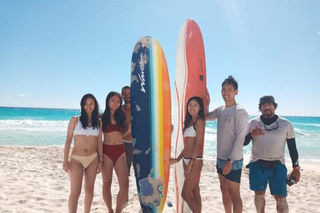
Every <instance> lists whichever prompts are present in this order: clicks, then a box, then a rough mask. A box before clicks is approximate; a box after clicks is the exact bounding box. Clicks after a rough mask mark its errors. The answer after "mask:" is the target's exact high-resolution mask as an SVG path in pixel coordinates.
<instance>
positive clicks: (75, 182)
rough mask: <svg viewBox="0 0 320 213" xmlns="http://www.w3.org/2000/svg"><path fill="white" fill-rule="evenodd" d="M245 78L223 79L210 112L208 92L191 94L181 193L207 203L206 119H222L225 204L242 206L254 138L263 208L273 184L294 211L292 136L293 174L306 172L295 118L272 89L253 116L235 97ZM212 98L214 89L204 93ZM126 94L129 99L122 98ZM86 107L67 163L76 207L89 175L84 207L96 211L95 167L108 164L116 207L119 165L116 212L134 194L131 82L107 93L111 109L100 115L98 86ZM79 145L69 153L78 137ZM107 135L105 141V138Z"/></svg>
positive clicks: (283, 207)
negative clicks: (203, 182)
mask: <svg viewBox="0 0 320 213" xmlns="http://www.w3.org/2000/svg"><path fill="white" fill-rule="evenodd" d="M237 94H238V83H237V81H236V80H235V79H234V78H233V76H228V78H226V79H225V80H224V81H223V82H222V89H221V95H222V98H223V100H224V102H225V105H224V106H221V107H218V108H216V109H215V110H213V111H211V112H209V109H208V108H207V112H205V105H204V102H203V100H202V98H201V97H197V96H194V97H191V98H190V99H189V100H188V102H187V105H186V116H185V119H184V128H183V134H184V149H183V150H182V152H181V153H180V154H179V156H178V157H177V158H172V159H171V160H170V163H171V164H174V163H177V162H179V161H180V160H182V162H183V167H184V176H185V181H184V185H183V189H182V198H183V199H184V200H185V201H186V202H187V204H188V206H189V207H190V209H191V211H192V212H194V213H200V212H201V211H202V202H201V193H200V187H199V177H200V175H201V170H202V167H203V145H204V132H205V122H206V121H212V120H217V160H216V171H217V173H218V177H219V182H220V189H221V193H222V201H223V206H224V209H225V212H226V213H231V212H234V213H240V212H242V210H243V205H242V199H241V196H240V181H241V173H242V167H243V152H242V149H243V146H245V145H248V144H249V143H250V142H251V141H252V157H251V160H250V163H249V164H248V166H247V167H248V168H249V182H250V189H251V190H253V191H254V193H255V194H254V203H255V207H256V211H257V213H264V212H265V204H266V203H265V192H266V187H267V185H268V184H269V188H270V191H271V194H272V195H273V196H274V198H275V200H276V203H277V204H276V205H277V206H276V208H277V211H278V213H287V212H289V207H288V203H287V200H286V196H287V185H286V184H287V168H286V166H285V162H284V155H285V154H284V152H285V145H286V144H287V146H288V149H289V153H290V157H291V160H292V168H293V170H292V172H290V174H289V175H288V178H289V180H292V179H293V180H294V181H295V183H297V182H299V179H300V166H299V161H298V151H297V148H296V141H295V133H294V129H293V126H292V124H291V123H290V122H289V121H288V120H286V119H285V118H282V117H280V116H278V115H276V114H275V110H276V108H277V103H276V102H275V99H274V97H273V96H263V97H261V98H260V101H259V111H261V113H262V114H261V116H258V117H256V118H253V119H251V120H250V121H249V116H248V113H247V112H246V110H245V109H244V108H243V107H242V106H241V105H240V104H238V103H237V102H236V100H235V97H236V95H237ZM203 95H204V97H205V101H206V103H207V105H208V106H209V103H210V96H209V94H208V93H207V94H203ZM122 100H123V101H124V105H123V106H122V104H121V103H122ZM80 105H81V115H80V116H76V117H73V118H72V119H71V120H70V123H69V126H68V133H67V139H66V144H65V151H64V163H63V169H64V170H65V171H66V172H69V173H70V183H71V193H70V197H69V212H76V209H77V204H78V199H79V196H80V192H81V186H82V179H83V176H84V177H85V187H84V188H85V202H84V208H85V212H90V207H91V203H92V199H93V189H94V182H95V178H96V174H97V173H99V172H100V171H101V173H102V179H103V190H102V191H103V199H104V202H105V203H106V206H107V208H108V210H109V213H113V212H114V211H113V209H112V196H111V182H112V173H113V170H115V172H116V175H117V178H118V181H119V189H120V190H119V192H118V195H117V202H116V203H117V204H116V210H115V212H116V213H120V212H122V208H123V206H124V205H125V203H126V202H127V200H128V186H129V179H128V175H129V174H130V167H131V162H132V151H133V147H132V135H131V115H130V87H128V86H126V87H123V88H122V92H121V95H120V94H119V93H117V92H110V93H109V94H108V96H107V98H106V109H105V111H104V113H103V114H102V115H99V109H98V103H97V100H96V99H95V97H94V96H93V95H91V94H87V95H85V96H83V98H82V100H81V102H80ZM73 138H74V146H73V150H72V153H71V156H70V158H69V152H70V147H71V142H72V139H73ZM102 138H103V141H102Z"/></svg>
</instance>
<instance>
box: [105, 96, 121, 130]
mask: <svg viewBox="0 0 320 213" xmlns="http://www.w3.org/2000/svg"><path fill="white" fill-rule="evenodd" d="M115 95H116V96H118V97H119V99H120V106H119V108H118V109H117V110H116V111H115V113H114V120H115V121H116V122H117V124H118V125H120V126H121V127H122V129H124V128H125V126H126V115H125V114H124V112H123V110H122V108H121V106H122V98H121V95H120V94H119V93H117V92H109V94H108V96H107V98H106V109H105V110H104V112H103V115H102V128H103V129H106V128H107V126H108V124H111V118H110V107H109V100H110V98H111V97H113V96H115Z"/></svg>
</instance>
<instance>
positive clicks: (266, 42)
mask: <svg viewBox="0 0 320 213" xmlns="http://www.w3.org/2000/svg"><path fill="white" fill-rule="evenodd" d="M319 8H320V1H317V0H309V1H307V0H306V1H301V0H290V1H289V0H281V1H279V0H264V1H263V0H259V1H253V0H242V1H232V0H225V1H223V0H219V1H218V0H197V1H194V0H193V1H189V0H162V1H155V0H135V1H131V0H94V1H71V0H68V1H65V0H55V1H52V0H29V1H21V0H1V1H0V76H1V77H0V106H23V107H49V108H51V107H52V108H79V102H80V99H81V97H82V96H83V95H84V94H86V93H88V92H90V93H92V94H94V95H95V96H96V97H97V99H98V101H99V104H100V108H101V109H104V107H105V98H106V95H107V94H108V92H110V91H113V90H116V91H120V89H121V87H122V86H124V85H129V84H130V68H131V54H132V50H133V47H134V44H135V42H136V41H137V40H138V39H139V38H140V37H142V36H147V35H148V36H153V37H155V38H156V39H157V40H158V41H159V42H160V44H161V46H162V48H163V50H164V53H165V55H166V58H167V64H168V68H169V72H170V73H169V74H170V81H171V85H172V87H171V88H172V91H173V84H174V78H175V58H176V47H177V39H178V33H179V30H180V27H181V25H182V23H183V22H184V21H185V20H186V19H188V18H191V19H194V20H195V21H196V22H197V23H198V25H199V26H200V28H201V31H202V35H203V39H204V44H205V51H206V62H207V64H206V65H207V79H208V81H207V84H208V89H209V92H210V96H211V104H210V109H213V108H215V107H218V106H221V105H223V104H224V103H223V100H222V98H221V95H220V89H221V82H222V81H223V80H224V79H225V78H226V77H227V76H228V75H230V74H231V75H233V76H234V77H235V78H236V79H237V80H238V82H239V94H238V96H237V97H236V100H237V102H239V103H240V104H242V105H243V106H244V107H245V108H246V109H247V111H248V113H249V114H251V115H255V114H258V113H259V112H258V101H259V98H260V97H261V96H263V95H266V94H271V95H273V96H274V97H275V98H276V102H278V104H279V108H278V109H277V113H278V114H280V115H312V116H320V107H319V106H320V95H319V92H320V89H319V84H320V77H319V76H320V13H319ZM173 99H174V96H173V93H172V101H173Z"/></svg>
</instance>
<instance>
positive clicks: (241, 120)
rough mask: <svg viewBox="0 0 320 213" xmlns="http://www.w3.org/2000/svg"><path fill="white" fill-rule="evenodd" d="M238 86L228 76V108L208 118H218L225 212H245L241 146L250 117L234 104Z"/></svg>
mask: <svg viewBox="0 0 320 213" xmlns="http://www.w3.org/2000/svg"><path fill="white" fill-rule="evenodd" d="M237 94H238V83H237V81H236V80H235V79H234V78H233V77H232V76H229V77H228V78H226V79H225V80H224V82H223V83H222V89H221V95H222V98H223V99H224V101H225V106H221V107H218V108H217V109H215V110H214V111H212V112H210V113H208V114H207V116H206V120H207V121H210V120H215V119H217V120H218V121H217V164H216V168H217V172H218V174H219V181H220V189H221V192H222V200H223V205H224V209H225V212H226V213H231V212H232V209H233V212H234V213H239V212H242V200H241V196H240V179H241V171H242V165H243V152H242V146H243V142H244V139H245V136H246V134H247V131H248V121H249V116H248V113H247V112H246V110H245V109H244V108H243V107H242V106H241V105H240V104H237V103H236V101H235V96H236V95H237Z"/></svg>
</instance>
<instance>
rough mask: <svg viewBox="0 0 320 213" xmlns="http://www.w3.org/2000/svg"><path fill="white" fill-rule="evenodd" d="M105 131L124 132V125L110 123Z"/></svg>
mask: <svg viewBox="0 0 320 213" xmlns="http://www.w3.org/2000/svg"><path fill="white" fill-rule="evenodd" d="M103 132H105V133H109V132H122V127H121V126H120V125H119V124H108V126H107V127H106V128H104V130H103Z"/></svg>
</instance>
